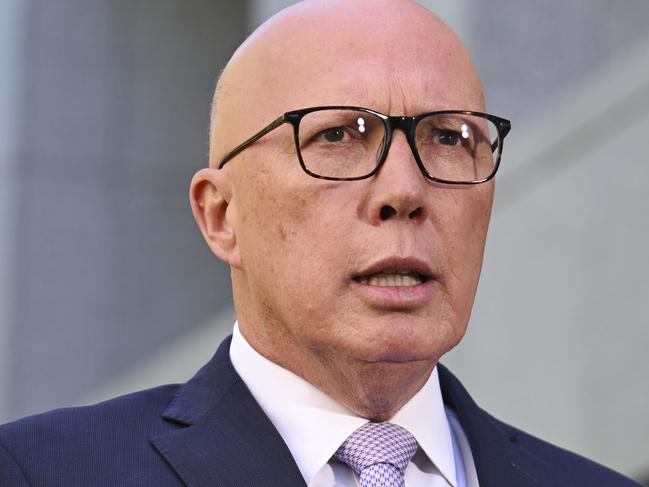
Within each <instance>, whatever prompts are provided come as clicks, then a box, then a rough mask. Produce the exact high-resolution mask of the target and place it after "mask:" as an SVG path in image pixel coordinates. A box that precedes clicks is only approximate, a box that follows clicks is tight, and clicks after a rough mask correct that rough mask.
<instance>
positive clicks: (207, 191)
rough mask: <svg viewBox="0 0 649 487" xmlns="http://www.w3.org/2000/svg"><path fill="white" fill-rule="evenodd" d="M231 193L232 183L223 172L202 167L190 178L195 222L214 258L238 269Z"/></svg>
mask: <svg viewBox="0 0 649 487" xmlns="http://www.w3.org/2000/svg"><path fill="white" fill-rule="evenodd" d="M232 194H233V191H232V180H231V178H230V177H229V176H228V174H227V173H226V172H225V171H222V170H219V169H215V168H205V169H201V170H200V171H198V172H197V173H196V174H195V175H194V177H193V178H192V182H191V186H190V189H189V200H190V202H191V205H192V213H193V214H194V219H195V220H196V223H197V224H198V226H199V228H200V229H201V232H202V233H203V238H205V241H206V242H207V245H208V246H209V247H210V249H211V250H212V252H213V253H214V255H216V256H217V257H218V258H219V259H221V260H222V261H224V262H226V263H228V264H230V265H231V266H233V267H240V266H241V255H240V253H239V247H238V246H237V235H236V229H235V222H234V219H235V211H234V206H233V201H232Z"/></svg>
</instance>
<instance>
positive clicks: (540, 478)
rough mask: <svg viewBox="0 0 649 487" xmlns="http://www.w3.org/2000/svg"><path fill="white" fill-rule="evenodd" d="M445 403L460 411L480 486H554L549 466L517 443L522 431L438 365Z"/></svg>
mask: <svg viewBox="0 0 649 487" xmlns="http://www.w3.org/2000/svg"><path fill="white" fill-rule="evenodd" d="M438 369H439V377H440V384H441V387H442V395H443V396H444V402H445V403H446V404H447V405H448V406H450V407H451V408H452V409H453V410H454V411H455V412H456V414H457V417H458V419H459V421H460V424H461V425H462V429H463V430H464V433H465V434H466V436H467V438H468V440H469V444H470V445H471V451H472V453H473V459H474V462H475V466H476V470H477V473H478V479H479V482H480V487H501V486H503V485H506V486H507V487H532V486H534V487H551V486H554V485H555V482H554V478H553V475H552V473H551V470H550V468H549V466H548V465H547V464H546V463H544V462H543V461H541V460H540V459H538V458H537V457H535V456H534V455H532V454H531V453H529V452H528V451H527V450H525V449H524V448H522V447H520V446H519V445H517V443H516V442H517V438H518V434H519V432H518V430H516V429H514V428H512V427H510V426H507V425H505V424H504V423H501V422H499V421H498V420H496V419H494V418H493V417H492V416H490V415H489V414H488V413H486V412H485V411H483V410H482V409H480V408H479V407H478V405H477V404H476V403H475V402H474V401H473V399H471V396H469V393H468V392H467V391H466V389H464V387H463V386H462V384H461V383H460V381H458V380H457V378H455V376H453V374H451V373H450V372H449V371H448V369H446V368H445V367H444V366H442V365H441V364H438Z"/></svg>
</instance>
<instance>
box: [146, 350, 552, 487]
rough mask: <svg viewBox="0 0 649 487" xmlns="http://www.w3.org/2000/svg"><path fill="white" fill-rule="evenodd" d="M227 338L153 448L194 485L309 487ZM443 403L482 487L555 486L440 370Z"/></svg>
mask: <svg viewBox="0 0 649 487" xmlns="http://www.w3.org/2000/svg"><path fill="white" fill-rule="evenodd" d="M229 349H230V338H227V339H226V340H225V341H224V342H223V343H222V344H221V346H220V347H219V349H218V350H217V352H216V354H215V355H214V357H213V358H212V359H211V360H210V361H209V362H208V363H207V364H206V365H205V366H204V367H203V368H202V369H201V370H199V371H198V373H197V374H196V375H195V376H194V377H193V378H192V379H191V380H190V381H189V382H187V383H186V384H184V385H183V386H182V387H181V388H180V390H179V392H178V394H177V395H176V397H175V399H174V400H173V401H172V403H171V404H170V405H169V407H168V408H167V410H166V411H165V412H164V414H163V418H164V419H165V420H167V421H169V422H172V423H175V424H176V425H177V426H178V428H176V429H174V430H173V431H172V432H171V433H167V434H165V435H161V436H158V437H155V438H152V440H151V441H152V443H153V445H154V446H155V448H156V449H157V450H158V451H159V452H160V454H161V455H162V456H163V457H164V458H165V459H166V460H167V462H168V463H169V465H170V466H171V467H172V468H173V469H174V470H175V471H176V473H177V474H178V475H179V476H180V477H181V478H182V480H183V481H184V482H185V484H186V485H188V486H189V487H208V486H210V487H212V486H217V487H218V486H223V487H226V486H232V485H237V486H241V487H253V486H255V487H256V486H259V485H282V486H302V487H303V486H305V483H304V479H303V478H302V476H301V474H300V471H299V469H298V467H297V465H296V464H295V461H294V460H293V457H292V456H291V453H290V451H289V449H288V447H287V446H286V444H285V443H284V441H283V440H282V438H281V436H280V435H279V433H278V432H277V430H276V429H275V427H274V426H273V424H272V423H271V422H270V420H269V419H268V417H267V416H266V415H265V414H264V412H263V411H262V410H261V408H260V407H259V405H258V404H257V403H256V401H255V400H254V398H253V397H252V395H251V394H250V392H249V391H248V389H247V388H246V386H245V384H244V383H243V382H242V380H241V378H240V377H239V376H238V374H237V373H236V371H235V370H234V368H233V367H232V363H231V362H230V358H229ZM438 370H439V379H440V385H441V388H442V395H443V397H444V402H445V403H446V404H447V405H448V406H450V407H451V408H453V410H454V411H455V412H456V414H457V417H458V419H459V421H460V423H461V425H462V429H463V430H464V432H465V434H466V436H467V438H468V440H469V444H470V445H471V451H472V453H473V458H474V461H475V465H476V470H477V473H478V479H479V482H480V487H502V486H503V485H506V486H507V487H532V486H533V487H552V486H553V485H554V480H553V477H552V474H551V472H550V469H549V467H548V465H547V464H545V463H544V462H542V461H541V460H540V459H538V458H536V457H535V456H533V455H532V454H530V453H529V452H528V451H527V450H525V449H524V448H522V447H520V446H518V445H517V444H516V441H517V436H518V431H517V430H515V429H514V428H511V427H509V426H507V425H505V424H503V423H500V422H499V421H497V420H496V419H494V418H492V417H491V416H490V415H489V414H487V413H486V412H485V411H483V410H482V409H480V408H479V407H478V406H477V405H476V403H475V402H474V401H473V400H472V399H471V397H470V396H469V394H468V392H467V391H466V390H465V389H464V387H463V386H462V384H461V383H460V382H459V381H458V380H457V379H456V378H455V377H454V376H453V374H451V373H450V372H449V371H448V369H446V368H445V367H444V366H442V365H441V364H439V365H438Z"/></svg>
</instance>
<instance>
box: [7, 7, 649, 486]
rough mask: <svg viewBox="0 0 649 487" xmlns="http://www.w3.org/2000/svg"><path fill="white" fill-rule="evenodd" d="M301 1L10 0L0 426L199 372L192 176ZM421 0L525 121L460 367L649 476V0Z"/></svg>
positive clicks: (208, 326) (529, 414)
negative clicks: (233, 58)
mask: <svg viewBox="0 0 649 487" xmlns="http://www.w3.org/2000/svg"><path fill="white" fill-rule="evenodd" d="M290 3H292V2H290V1H270V0H266V1H262V0H248V1H247V2H243V1H242V2H235V1H228V2H225V1H214V0H192V1H191V2H187V1H178V0H136V1H132V0H110V1H109V0H90V1H89V0H57V1H46V0H0V422H4V421H8V420H11V419H15V418H17V417H20V416H23V415H26V414H32V413H36V412H39V411H43V410H47V409H51V408H54V407H60V406H66V405H71V404H79V403H90V402H93V401H97V400H101V399H105V398H107V397H110V396H112V395H115V394H121V393H125V392H128V391H131V390H135V389H139V388H142V387H147V386H151V385H155V384H158V383H164V382H171V381H184V380H186V379H187V378H188V377H190V376H191V374H192V373H193V372H194V370H195V369H196V368H198V367H199V366H200V365H201V364H202V363H203V362H205V361H206V360H208V359H209V357H210V355H211V354H212V353H213V351H214V349H215V347H216V344H217V343H218V341H219V340H220V338H221V337H223V336H225V335H227V334H228V333H229V330H230V329H231V326H232V322H233V319H234V314H233V311H232V309H231V305H230V287H229V273H228V270H227V269H226V267H225V266H223V265H222V264H220V263H218V262H217V261H216V259H215V258H214V257H212V255H211V254H210V253H209V251H208V250H207V247H206V246H205V245H204V244H203V243H202V240H201V237H200V235H199V232H198V230H197V228H196V227H195V225H194V223H193V220H192V217H191V212H190V209H189V205H188V202H187V188H188V184H189V180H190V178H191V176H192V175H193V173H194V172H195V171H196V170H197V169H198V168H200V167H202V166H204V165H205V163H206V151H207V130H208V113H209V103H210V97H211V91H212V89H213V85H214V82H215V79H216V77H217V75H218V73H219V72H220V70H221V69H222V67H223V65H224V63H225V62H226V61H227V59H228V57H229V55H230V54H231V53H232V52H233V50H234V49H235V48H236V46H237V45H238V44H239V43H240V42H241V41H242V40H243V39H244V38H245V36H246V35H247V34H248V33H249V32H250V31H251V30H252V29H254V28H255V27H256V26H257V25H259V23H260V22H262V21H263V20H264V19H266V18H267V17H268V16H270V15H272V14H273V13H274V12H276V11H277V10H279V9H280V8H282V7H284V6H286V5H288V4H290ZM420 3H422V4H425V5H426V6H428V7H430V8H431V9H433V10H435V11H436V12H438V13H439V14H440V15H441V16H442V17H444V18H445V19H446V20H447V21H448V22H449V23H450V24H451V25H452V26H453V27H455V29H456V30H457V31H458V32H459V34H460V36H461V37H462V38H463V39H464V40H465V42H466V43H467V45H468V47H469V49H470V51H471V52H472V54H473V56H474V58H475V60H476V63H477V65H478V68H479V70H480V72H481V73H482V77H483V81H484V84H485V88H486V92H487V97H488V108H489V110H490V111H492V112H494V113H496V114H498V115H502V116H505V117H509V118H511V119H512V122H513V127H514V128H513V131H512V133H511V135H510V136H509V138H508V140H507V143H506V144H505V155H504V161H503V166H502V168H501V171H502V172H500V173H499V176H498V184H497V186H498V189H497V199H496V204H495V209H494V215H493V220H492V227H491V231H490V240H489V243H488V246H487V254H486V259H485V267H484V272H483V279H482V282H481V285H480V290H479V293H478V298H477V302H476V307H475V309H474V314H473V318H472V322H471V325H470V328H469V333H468V335H467V337H466V338H465V340H464V341H463V342H462V343H461V345H460V346H459V347H457V349H455V350H453V351H452V352H451V353H449V355H448V356H447V358H446V360H445V362H446V363H447V365H449V366H451V368H452V369H453V370H454V371H455V372H456V373H457V374H458V375H459V376H460V378H461V379H462V380H463V381H464V382H465V384H466V385H467V386H468V388H469V390H470V391H471V392H472V393H473V395H474V397H475V399H476V400H477V401H478V402H479V403H480V404H481V405H482V406H484V407H485V408H486V409H488V410H489V411H490V412H492V413H493V414H494V415H496V416H498V417H501V418H502V419H504V420H506V421H508V422H511V423H513V424H515V425H517V426H519V427H522V428H524V429H527V430H529V431H531V432H532V433H535V434H537V435H540V436H542V437H544V438H546V439H548V440H550V441H553V442H556V443H558V444H560V445H563V446H565V447H567V448H570V449H573V450H576V451H577V452H580V453H582V454H584V455H587V456H589V457H592V458H594V459H596V460H598V461H600V462H602V463H604V464H607V465H609V466H612V467H614V468H616V469H619V470H621V471H623V472H625V473H626V474H628V475H631V476H634V477H635V478H638V479H640V478H642V476H643V475H649V455H648V453H649V446H648V441H647V438H649V415H648V414H647V411H649V378H648V377H649V365H648V364H647V360H646V357H647V350H648V349H649V318H648V317H647V310H646V308H647V304H646V303H647V301H648V299H649V258H648V257H647V255H646V254H647V249H648V248H649V220H648V218H647V213H648V210H649V197H648V196H647V194H648V192H649V164H648V162H649V160H648V157H647V149H646V141H647V133H649V55H648V54H647V53H648V52H649V22H648V20H649V3H647V2H646V1H645V0H622V1H620V2H616V3H615V6H614V8H613V5H612V4H611V3H610V2H608V1H605V0H573V1H571V2H564V1H561V0H546V1H545V2H520V1H517V0H490V1H489V2H482V1H477V0H473V1H469V0H454V1H453V2H449V1H446V2H442V1H441V0H438V1H433V0H427V1H424V0H422V1H421V2H420ZM422 48H425V46H422Z"/></svg>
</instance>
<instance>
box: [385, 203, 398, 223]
mask: <svg viewBox="0 0 649 487" xmlns="http://www.w3.org/2000/svg"><path fill="white" fill-rule="evenodd" d="M396 214H397V210H395V209H394V208H392V207H391V206H390V205H385V206H383V207H382V208H381V220H388V219H389V218H392V217H393V216H394V215H396Z"/></svg>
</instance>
